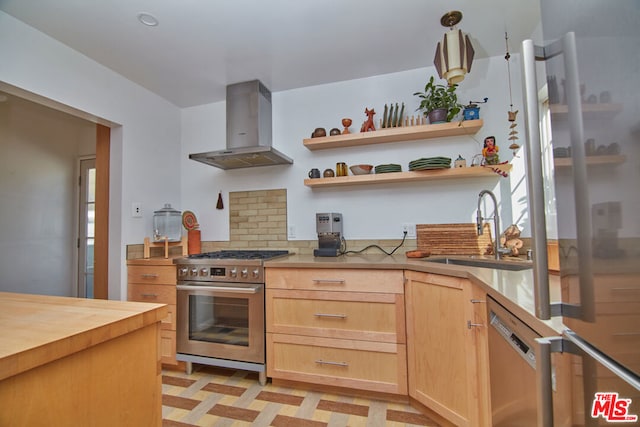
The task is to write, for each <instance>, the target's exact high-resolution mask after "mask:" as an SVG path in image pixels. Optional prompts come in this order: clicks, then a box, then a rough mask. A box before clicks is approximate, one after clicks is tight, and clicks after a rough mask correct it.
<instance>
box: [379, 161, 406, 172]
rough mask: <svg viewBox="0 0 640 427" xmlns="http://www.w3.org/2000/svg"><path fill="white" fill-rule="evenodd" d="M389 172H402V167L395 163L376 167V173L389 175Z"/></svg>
mask: <svg viewBox="0 0 640 427" xmlns="http://www.w3.org/2000/svg"><path fill="white" fill-rule="evenodd" d="M389 172H402V166H400V165H398V164H395V163H389V164H386V165H378V166H376V173H389Z"/></svg>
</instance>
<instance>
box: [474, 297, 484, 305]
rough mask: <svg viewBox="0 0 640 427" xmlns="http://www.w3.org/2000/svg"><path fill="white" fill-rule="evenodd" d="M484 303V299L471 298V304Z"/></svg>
mask: <svg viewBox="0 0 640 427" xmlns="http://www.w3.org/2000/svg"><path fill="white" fill-rule="evenodd" d="M484 303H486V301H485V300H483V299H475V298H474V299H472V300H471V304H484Z"/></svg>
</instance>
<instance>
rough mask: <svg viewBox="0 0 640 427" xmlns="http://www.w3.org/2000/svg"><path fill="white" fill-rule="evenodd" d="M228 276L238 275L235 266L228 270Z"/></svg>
mask: <svg viewBox="0 0 640 427" xmlns="http://www.w3.org/2000/svg"><path fill="white" fill-rule="evenodd" d="M229 276H231V277H238V270H236V268H235V267H233V268H232V269H231V270H229Z"/></svg>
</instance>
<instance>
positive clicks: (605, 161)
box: [553, 155, 627, 168]
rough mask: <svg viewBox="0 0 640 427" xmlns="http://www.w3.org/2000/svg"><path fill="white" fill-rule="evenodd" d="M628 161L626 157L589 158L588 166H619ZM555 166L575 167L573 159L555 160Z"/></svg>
mask: <svg viewBox="0 0 640 427" xmlns="http://www.w3.org/2000/svg"><path fill="white" fill-rule="evenodd" d="M625 160H627V158H626V156H623V155H617V156H588V157H587V166H592V165H619V164H620V163H624V162H625ZM553 165H554V166H555V167H557V168H568V167H571V166H573V159H572V158H571V157H561V158H559V159H553Z"/></svg>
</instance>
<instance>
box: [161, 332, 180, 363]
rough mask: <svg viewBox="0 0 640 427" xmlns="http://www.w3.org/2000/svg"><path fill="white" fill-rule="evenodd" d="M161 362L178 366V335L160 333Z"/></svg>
mask: <svg viewBox="0 0 640 427" xmlns="http://www.w3.org/2000/svg"><path fill="white" fill-rule="evenodd" d="M160 362H162V363H166V364H169V365H176V364H177V363H178V362H177V361H176V333H175V332H174V331H160Z"/></svg>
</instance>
